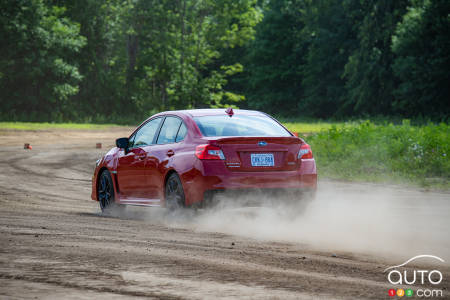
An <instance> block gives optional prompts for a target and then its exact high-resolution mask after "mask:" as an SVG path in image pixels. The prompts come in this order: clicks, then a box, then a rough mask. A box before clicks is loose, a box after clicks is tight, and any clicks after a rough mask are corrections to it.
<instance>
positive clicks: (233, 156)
mask: <svg viewBox="0 0 450 300" xmlns="http://www.w3.org/2000/svg"><path fill="white" fill-rule="evenodd" d="M302 143H303V141H302V140H301V139H299V138H297V137H225V138H219V139H217V140H214V141H210V144H212V145H216V146H218V147H220V148H221V149H222V151H223V153H224V155H225V165H226V166H227V168H228V169H229V170H230V171H232V172H258V171H259V172H261V171H290V170H295V168H296V167H297V155H298V151H299V149H300V145H301V144H302Z"/></svg>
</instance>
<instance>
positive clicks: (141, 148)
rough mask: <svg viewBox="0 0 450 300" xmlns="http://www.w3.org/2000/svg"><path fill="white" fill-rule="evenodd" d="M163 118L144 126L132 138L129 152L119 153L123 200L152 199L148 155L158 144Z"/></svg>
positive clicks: (118, 174)
mask: <svg viewBox="0 0 450 300" xmlns="http://www.w3.org/2000/svg"><path fill="white" fill-rule="evenodd" d="M162 120H163V118H162V117H158V118H155V119H152V120H150V121H148V122H147V123H145V124H144V125H142V126H141V127H140V128H139V129H138V130H137V131H136V132H135V133H134V134H133V135H132V136H131V137H130V144H129V149H128V152H127V153H125V151H124V150H123V149H122V150H120V152H119V157H118V164H117V181H118V185H119V191H120V194H121V197H123V198H147V199H148V198H150V197H151V195H149V193H148V192H149V189H148V184H149V182H148V177H147V174H146V169H147V153H148V148H150V147H151V145H153V144H154V143H155V142H156V136H157V132H158V130H159V128H160V126H161V122H162Z"/></svg>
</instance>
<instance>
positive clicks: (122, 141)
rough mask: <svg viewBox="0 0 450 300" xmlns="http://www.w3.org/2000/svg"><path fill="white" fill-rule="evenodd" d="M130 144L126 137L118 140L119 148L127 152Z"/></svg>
mask: <svg viewBox="0 0 450 300" xmlns="http://www.w3.org/2000/svg"><path fill="white" fill-rule="evenodd" d="M128 143H129V140H128V138H126V137H124V138H120V139H117V140H116V146H117V148H120V149H125V152H127V150H128Z"/></svg>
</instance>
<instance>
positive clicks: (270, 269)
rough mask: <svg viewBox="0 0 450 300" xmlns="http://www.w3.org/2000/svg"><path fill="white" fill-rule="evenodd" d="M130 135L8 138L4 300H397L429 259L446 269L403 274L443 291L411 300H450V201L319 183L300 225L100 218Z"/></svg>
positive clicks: (227, 213)
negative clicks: (398, 268) (397, 278)
mask: <svg viewBox="0 0 450 300" xmlns="http://www.w3.org/2000/svg"><path fill="white" fill-rule="evenodd" d="M127 134H128V131H127V130H123V129H113V130H110V131H108V132H105V131H68V130H52V131H45V132H42V131H40V132H27V131H1V132H0V170H1V172H0V207H1V208H0V298H2V299H3V298H5V299H22V298H44V299H46V298H48V299H60V298H65V299H72V298H73V299H84V298H85V299H92V298H95V299H103V298H104V299H116V298H117V299H118V298H121V299H122V298H127V297H129V298H168V299H172V298H173V299H200V298H202V299H203V298H211V299H212V298H244V299H245V298H247V299H261V298H262V299H266V298H267V299H299V298H300V299H334V298H337V299H368V298H372V299H388V298H389V296H388V290H389V289H390V288H400V286H393V285H392V284H390V283H389V282H388V280H387V275H386V273H383V270H384V269H385V268H387V267H389V266H393V265H399V264H401V263H403V262H404V261H406V260H407V259H409V258H411V257H412V256H415V255H419V254H433V255H436V256H439V257H441V258H443V259H444V260H445V261H446V262H445V263H440V262H438V263H435V262H433V261H431V260H429V259H425V260H422V261H415V262H412V263H411V264H409V265H408V268H407V270H409V271H412V270H413V269H414V266H420V268H421V269H424V268H427V269H430V270H432V269H437V270H439V271H440V272H441V273H442V274H443V280H442V282H441V283H440V284H438V285H436V286H431V285H425V286H424V287H422V286H421V285H415V286H414V288H413V289H414V290H417V289H418V288H421V287H422V288H429V289H431V288H433V289H439V290H442V291H443V297H437V298H438V299H444V298H447V299H449V297H450V294H449V288H450V282H449V279H450V267H449V264H448V262H449V261H450V238H449V236H450V234H449V230H450V229H449V228H450V226H449V225H450V195H449V194H448V193H437V192H423V191H420V190H417V189H416V190H411V189H406V188H400V187H395V186H394V187H384V186H379V185H370V184H344V183H337V182H331V181H320V188H319V193H318V198H317V201H315V202H314V203H312V204H311V205H310V206H309V207H308V209H307V210H306V212H305V213H304V215H302V216H300V217H292V216H288V215H286V214H285V212H283V211H278V210H274V209H270V208H236V207H234V206H230V207H224V208H222V209H218V210H211V211H198V212H187V213H183V214H180V215H175V216H168V215H167V214H166V212H165V210H164V209H158V208H152V209H150V208H148V209H147V208H140V207H139V208H138V207H131V208H129V209H128V210H127V213H126V215H124V216H120V217H105V216H102V215H101V214H100V212H99V208H98V204H97V203H96V202H94V201H92V200H90V178H91V175H92V170H93V167H94V163H95V160H96V159H97V158H98V157H100V155H101V154H103V153H104V152H105V151H106V149H108V148H109V147H110V146H112V144H113V141H114V139H115V138H116V137H121V136H126V135H127ZM25 142H29V143H31V145H32V146H33V150H24V149H23V143H25ZM96 142H102V143H103V145H104V148H103V149H100V150H98V149H95V143H96ZM319 171H320V170H319ZM401 287H403V288H408V287H409V286H407V285H403V286H401Z"/></svg>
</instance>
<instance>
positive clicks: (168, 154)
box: [167, 150, 175, 157]
mask: <svg viewBox="0 0 450 300" xmlns="http://www.w3.org/2000/svg"><path fill="white" fill-rule="evenodd" d="M174 154H175V152H173V150H169V151H167V156H169V157H170V156H172V155H174Z"/></svg>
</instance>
